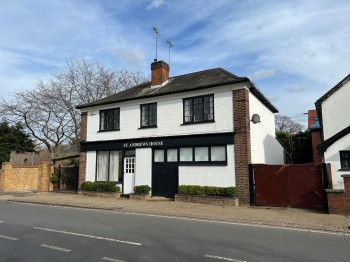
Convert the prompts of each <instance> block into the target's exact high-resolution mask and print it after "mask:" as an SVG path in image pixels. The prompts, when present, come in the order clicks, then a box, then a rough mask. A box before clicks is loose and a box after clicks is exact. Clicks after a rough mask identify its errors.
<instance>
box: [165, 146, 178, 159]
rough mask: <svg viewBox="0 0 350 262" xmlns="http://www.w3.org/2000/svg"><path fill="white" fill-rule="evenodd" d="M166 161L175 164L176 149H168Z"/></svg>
mask: <svg viewBox="0 0 350 262" xmlns="http://www.w3.org/2000/svg"><path fill="white" fill-rule="evenodd" d="M167 161H168V162H177V149H168V151H167Z"/></svg>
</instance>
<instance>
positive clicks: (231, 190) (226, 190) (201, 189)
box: [178, 185, 238, 197]
mask: <svg viewBox="0 0 350 262" xmlns="http://www.w3.org/2000/svg"><path fill="white" fill-rule="evenodd" d="M178 191H179V194H186V195H197V196H222V197H236V196H237V195H238V194H237V189H236V188H235V187H215V186H187V185H182V186H179V188H178Z"/></svg>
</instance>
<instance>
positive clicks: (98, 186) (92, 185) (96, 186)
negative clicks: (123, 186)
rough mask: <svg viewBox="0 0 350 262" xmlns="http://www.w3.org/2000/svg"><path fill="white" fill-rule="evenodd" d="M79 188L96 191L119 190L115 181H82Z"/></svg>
mask: <svg viewBox="0 0 350 262" xmlns="http://www.w3.org/2000/svg"><path fill="white" fill-rule="evenodd" d="M80 190H85V191H96V192H117V193H119V192H120V187H119V186H116V184H115V182H90V181H86V182H83V183H82V184H81V186H80Z"/></svg>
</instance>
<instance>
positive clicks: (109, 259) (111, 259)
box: [101, 257, 126, 262]
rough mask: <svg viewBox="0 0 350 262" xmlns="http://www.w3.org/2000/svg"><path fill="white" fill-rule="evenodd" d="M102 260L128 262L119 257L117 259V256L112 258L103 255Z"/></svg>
mask: <svg viewBox="0 0 350 262" xmlns="http://www.w3.org/2000/svg"><path fill="white" fill-rule="evenodd" d="M101 259H102V260H105V261H111V262H126V261H124V260H119V259H115V258H110V257H103V258H101Z"/></svg>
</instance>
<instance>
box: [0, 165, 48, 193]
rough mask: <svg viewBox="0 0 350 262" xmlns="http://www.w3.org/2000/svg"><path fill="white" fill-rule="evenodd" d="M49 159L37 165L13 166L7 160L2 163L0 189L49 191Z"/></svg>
mask: <svg viewBox="0 0 350 262" xmlns="http://www.w3.org/2000/svg"><path fill="white" fill-rule="evenodd" d="M49 163H50V162H49V161H43V162H41V163H39V164H38V165H37V166H13V165H12V164H11V163H9V162H4V163H2V171H1V173H0V191H17V190H33V191H38V192H41V191H47V192H48V191H49V190H50V186H51V183H50V180H49V178H50V174H51V173H52V172H53V166H51V165H50V164H49Z"/></svg>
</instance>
